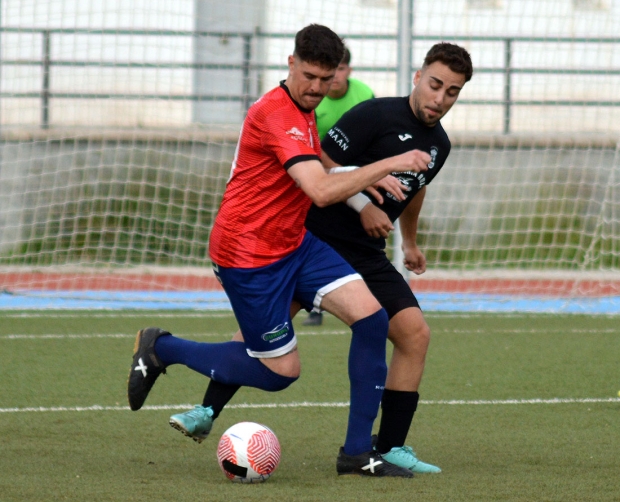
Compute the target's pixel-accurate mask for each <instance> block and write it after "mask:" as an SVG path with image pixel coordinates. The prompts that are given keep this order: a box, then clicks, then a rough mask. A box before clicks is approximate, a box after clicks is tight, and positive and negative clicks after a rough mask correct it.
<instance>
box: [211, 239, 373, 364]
mask: <svg viewBox="0 0 620 502" xmlns="http://www.w3.org/2000/svg"><path fill="white" fill-rule="evenodd" d="M213 268H214V271H215V275H216V276H217V278H218V279H219V281H220V282H221V283H222V286H223V287H224V290H225V291H226V294H227V295H228V299H229V300H230V303H231V305H232V308H233V311H234V313H235V317H236V318H237V322H238V323H239V327H240V328H241V332H242V333H243V338H244V340H245V344H246V349H247V351H248V354H249V355H250V356H252V357H278V356H281V355H284V354H286V353H288V352H290V351H291V350H293V349H294V348H295V346H296V345H297V339H296V337H295V331H294V329H293V323H292V320H291V313H290V310H291V302H292V301H293V300H296V301H298V302H299V303H300V304H301V306H302V307H303V308H306V309H308V310H310V309H312V308H315V309H319V308H320V306H321V300H322V298H323V296H325V295H326V294H327V293H329V292H330V291H333V290H335V289H336V288H338V287H340V286H342V285H343V284H346V283H348V282H350V281H353V280H357V279H360V280H361V278H362V277H361V276H360V275H359V274H358V273H357V272H355V270H353V268H352V267H351V265H349V264H348V263H347V262H346V261H345V260H344V259H343V258H342V257H341V256H340V255H339V254H338V253H336V251H334V250H333V249H332V248H331V247H330V246H328V245H327V244H326V243H324V242H323V241H322V240H320V239H318V238H316V237H315V236H314V235H312V234H311V233H310V232H306V235H305V237H304V239H303V241H302V243H301V245H300V246H299V248H297V249H296V250H295V251H293V252H292V253H291V254H290V255H288V256H286V257H285V258H282V259H281V260H278V261H277V262H275V263H272V264H270V265H267V266H265V267H259V268H228V267H219V266H217V265H216V264H214V267H213Z"/></svg>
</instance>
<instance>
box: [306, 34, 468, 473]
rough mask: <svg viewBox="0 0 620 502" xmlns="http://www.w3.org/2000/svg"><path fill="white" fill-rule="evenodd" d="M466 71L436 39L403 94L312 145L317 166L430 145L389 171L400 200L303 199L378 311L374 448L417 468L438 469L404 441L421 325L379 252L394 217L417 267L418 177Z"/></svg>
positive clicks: (354, 114)
mask: <svg viewBox="0 0 620 502" xmlns="http://www.w3.org/2000/svg"><path fill="white" fill-rule="evenodd" d="M472 73H473V68H472V63H471V58H470V56H469V54H468V53H467V51H466V50H465V49H463V48H461V47H459V46H457V45H454V44H449V43H439V44H436V45H434V46H433V47H432V48H431V49H430V51H429V52H428V53H427V55H426V58H425V60H424V64H423V66H422V68H421V69H420V70H418V71H417V72H416V74H415V77H414V85H415V88H414V90H413V91H412V93H411V94H410V95H409V96H407V97H397V98H378V99H374V100H370V101H365V102H363V103H361V104H359V105H357V106H355V107H354V108H353V109H351V110H350V111H349V112H347V113H345V114H344V115H343V116H342V118H341V119H340V120H339V121H338V122H337V123H336V124H335V125H334V126H333V127H332V128H331V129H330V131H329V132H328V134H327V136H325V138H324V140H323V142H322V144H321V146H322V148H323V153H322V161H323V164H324V166H325V167H326V168H330V167H335V166H348V165H357V166H364V165H367V164H371V163H373V162H377V161H379V160H381V159H384V158H387V157H391V156H393V155H397V154H399V153H402V152H405V151H409V150H411V149H412V148H413V149H416V150H421V151H423V152H427V153H428V154H430V156H431V161H430V163H429V164H428V170H427V171H424V172H419V173H415V172H407V173H394V176H395V177H396V178H398V179H399V180H400V182H401V184H402V185H404V186H405V187H406V188H405V189H404V190H403V193H404V195H405V196H406V198H405V200H399V198H397V197H395V196H394V195H392V194H391V193H389V192H386V191H385V190H383V189H381V188H380V189H379V193H376V192H374V195H373V194H371V193H370V192H363V193H361V194H358V195H356V196H354V197H352V198H351V199H349V200H348V201H347V202H346V203H337V204H334V205H331V206H327V207H323V208H319V207H317V206H316V205H313V206H312V207H311V209H310V211H309V212H308V216H307V218H306V228H308V229H309V230H310V231H311V232H312V233H313V234H314V235H316V236H317V237H319V238H320V239H322V240H324V241H325V242H327V243H328V244H329V245H330V246H332V247H333V248H334V249H335V250H336V251H338V253H339V254H340V255H341V256H342V257H343V258H345V260H347V261H348V262H349V263H350V264H351V265H352V266H353V268H354V269H355V270H356V271H357V272H358V273H359V274H360V275H361V276H362V277H363V278H364V280H365V282H366V284H367V285H368V287H369V289H370V291H371V292H372V293H373V295H374V296H375V298H377V299H378V300H379V303H380V304H381V306H382V307H383V308H385V310H386V311H387V313H388V317H389V318H390V328H389V334H388V336H389V339H390V340H391V341H392V343H393V344H394V353H393V356H392V360H391V361H390V366H389V371H388V377H387V381H386V386H385V390H384V393H383V397H382V402H381V407H382V417H381V425H380V429H379V434H378V437H377V438H376V445H375V447H376V449H377V451H378V452H379V453H381V454H382V455H383V458H385V459H386V460H388V461H389V462H391V463H394V464H396V465H400V466H402V467H407V468H409V469H411V470H412V471H413V472H417V473H428V472H440V471H441V469H439V468H438V467H436V466H433V465H430V464H426V463H424V462H421V461H419V460H418V459H417V457H416V455H415V453H414V452H413V450H412V449H411V448H410V447H408V446H405V444H404V443H405V439H406V437H407V434H408V431H409V428H410V426H411V422H412V419H413V415H414V413H415V411H416V408H417V403H418V399H419V394H418V387H419V385H420V381H421V378H422V373H423V371H424V361H425V356H426V352H427V349H428V344H429V340H430V329H429V327H428V325H427V324H426V321H425V320H424V317H423V315H422V311H421V309H420V306H419V304H418V301H417V300H416V298H415V296H414V294H413V292H412V291H411V288H410V286H409V284H408V283H407V281H406V280H405V279H404V278H403V276H402V275H401V274H400V273H399V272H398V271H397V270H396V269H395V268H394V266H393V265H392V264H391V263H390V261H389V260H388V258H387V256H386V254H385V251H384V248H385V244H386V242H385V239H386V237H387V236H388V234H389V232H390V231H391V230H393V228H394V226H393V223H394V222H395V220H396V219H397V218H399V223H400V228H401V232H402V236H403V251H404V265H405V267H406V268H407V269H408V270H410V271H412V272H414V273H415V274H422V273H423V272H424V271H425V269H426V260H425V257H424V255H423V253H422V252H421V250H420V249H419V248H418V246H417V244H416V235H417V228H418V217H419V214H420V210H421V208H422V202H423V201H424V196H425V193H426V186H427V185H428V184H429V183H430V182H431V181H432V180H433V179H434V178H435V176H437V174H438V173H439V171H440V169H441V168H442V166H443V165H444V162H445V161H446V158H447V157H448V154H449V153H450V140H449V139H448V136H447V134H446V132H445V131H444V129H443V127H442V126H441V123H440V122H439V120H440V119H441V118H442V117H443V116H444V115H445V114H446V113H447V112H448V111H449V110H450V108H451V107H452V105H453V104H454V103H455V102H456V100H457V98H458V96H459V93H460V91H461V89H462V88H463V86H464V84H465V83H466V82H468V81H469V80H470V78H471V76H472ZM370 191H371V192H372V191H373V190H372V189H370ZM375 195H376V196H377V197H378V199H379V200H381V202H379V200H377V198H375Z"/></svg>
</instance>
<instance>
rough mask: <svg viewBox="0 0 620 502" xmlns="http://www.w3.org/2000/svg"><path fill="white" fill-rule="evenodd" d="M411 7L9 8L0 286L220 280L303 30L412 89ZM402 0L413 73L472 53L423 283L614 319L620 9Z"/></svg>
mask: <svg viewBox="0 0 620 502" xmlns="http://www.w3.org/2000/svg"><path fill="white" fill-rule="evenodd" d="M404 1H406V0H401V1H397V0H343V1H341V2H337V3H333V2H322V1H318V2H317V1H315V2H310V1H298V2H295V4H294V5H293V4H291V3H290V2H285V1H283V0H262V1H260V2H252V1H249V0H234V1H232V2H227V3H222V2H219V3H218V5H219V6H220V7H222V5H226V6H227V8H207V7H208V6H209V4H211V2H209V1H206V0H195V1H194V0H179V1H178V2H175V3H170V2H165V1H163V0H162V1H155V2H152V1H150V2H146V0H134V1H132V2H126V3H120V2H105V5H103V4H101V3H100V2H95V1H86V2H81V3H80V5H79V6H78V5H77V4H75V2H69V1H68V0H48V1H46V2H40V8H38V9H30V8H27V6H26V4H25V3H24V2H23V0H7V1H5V2H2V4H1V6H0V8H1V9H2V12H1V16H0V19H1V24H0V58H1V73H0V288H2V289H3V290H5V291H6V292H10V293H12V294H24V295H28V294H30V295H32V294H40V295H49V296H53V295H58V294H59V293H60V292H63V294H64V293H67V294H70V295H73V296H74V297H79V296H80V295H82V296H85V295H90V294H92V293H93V292H97V291H123V292H126V293H127V294H130V293H131V294H133V295H134V297H135V298H136V299H140V298H145V297H146V298H156V297H158V294H159V293H160V292H162V291H165V292H166V291H167V292H174V293H179V294H183V293H191V292H201V291H210V290H213V289H217V287H218V286H217V283H216V281H215V280H214V278H213V276H212V273H211V268H210V265H211V264H210V261H209V257H208V238H209V233H210V229H211V225H212V222H213V219H214V217H215V215H216V213H217V210H218V206H219V202H220V199H221V196H222V193H223V190H224V188H225V183H226V180H227V178H228V175H229V171H230V165H231V161H232V157H233V154H234V150H235V146H236V142H237V140H238V136H239V130H240V127H241V121H242V120H243V115H244V113H245V110H246V109H247V106H249V105H250V104H251V102H253V101H254V100H255V99H257V98H258V97H259V96H260V95H261V94H262V93H264V92H266V91H267V90H269V89H270V88H272V87H274V86H275V85H277V84H278V82H279V81H280V80H282V79H284V78H285V77H286V71H287V68H286V57H287V55H288V54H290V53H291V52H292V48H293V38H294V34H295V32H296V31H297V30H299V29H300V28H302V27H303V26H304V25H306V24H308V23H310V22H317V23H322V24H326V25H328V26H330V27H332V28H333V29H334V30H335V31H337V32H338V33H339V34H340V35H341V36H342V37H343V38H344V40H345V42H346V43H347V45H348V46H349V47H350V49H351V53H352V61H351V65H352V67H353V76H354V77H356V78H359V79H360V80H363V81H365V82H366V83H368V84H369V85H370V87H371V88H373V90H374V91H375V94H376V95H377V96H394V95H402V94H405V93H407V92H409V90H408V89H406V88H405V86H404V84H403V83H402V78H403V77H402V66H403V64H404V63H403V62H402V61H400V60H399V58H400V57H402V53H403V52H402V51H400V52H399V43H402V37H401V38H399V36H400V35H402V31H403V30H402V26H401V25H402V17H399V12H402V10H401V9H402V7H403V2H404ZM38 4H39V3H38ZM213 4H215V2H214V3H213ZM408 6H409V7H411V47H410V48H411V51H410V52H411V56H410V57H411V65H410V66H411V70H412V71H415V70H416V69H417V68H418V67H419V66H420V65H421V63H422V60H423V57H424V54H425V53H426V51H427V50H428V49H429V48H430V47H431V46H432V44H434V43H436V42H438V41H441V40H446V41H452V42H455V43H459V44H461V45H463V46H465V47H466V48H467V49H468V50H469V51H470V53H471V54H472V58H473V61H474V77H473V78H472V80H471V82H469V83H468V84H467V85H466V86H465V88H464V89H463V92H462V93H461V96H460V98H459V100H458V102H457V103H456V105H455V106H454V108H453V109H452V110H451V111H450V112H449V114H448V115H447V116H446V117H445V118H444V119H443V120H442V123H443V125H444V128H445V129H446V131H447V133H448V135H449V137H450V138H451V141H452V151H451V154H450V156H449V158H448V161H447V163H446V165H445V166H444V168H443V170H442V172H441V174H440V175H439V176H437V178H436V179H435V180H434V181H433V183H432V184H431V185H430V186H429V188H428V192H427V196H426V200H425V202H424V207H423V209H422V214H421V217H420V225H419V227H420V228H419V236H418V237H419V240H418V242H419V245H420V247H421V249H422V250H423V252H424V253H425V255H426V258H427V268H428V271H427V272H426V273H425V274H424V275H422V276H413V275H411V276H410V275H409V274H407V275H408V278H409V279H410V281H411V284H412V287H413V289H414V291H416V292H419V293H420V294H432V293H441V294H443V295H448V296H442V297H441V298H442V300H441V301H443V302H446V301H454V302H460V301H465V300H464V299H462V298H463V297H462V296H460V295H463V294H472V293H476V294H478V295H509V296H511V297H513V298H531V297H539V296H543V297H553V298H579V297H584V298H595V299H597V298H598V299H600V298H607V299H610V300H609V301H610V302H611V304H612V305H613V306H614V307H613V308H615V309H618V308H620V300H616V297H618V296H620V228H619V227H620V188H619V186H620V146H619V145H620V99H618V96H617V89H618V88H620V59H618V54H620V51H618V49H619V48H620V38H619V37H618V36H617V33H620V6H619V5H617V4H616V3H615V2H609V1H605V0H591V1H588V0H580V1H579V2H577V1H575V0H550V1H548V2H545V3H544V5H541V4H540V2H535V1H533V0H515V1H514V2H513V1H511V2H508V1H503V0H484V1H483V0H458V1H457V0H440V1H432V0H415V1H411V0H410V3H409V4H408ZM241 13H243V14H241ZM399 27H400V28H399ZM405 52H406V51H405ZM399 72H400V73H399ZM406 72H407V73H410V71H409V70H407V71H406ZM411 77H412V75H410V77H409V81H410V82H411ZM394 251H395V250H394V249H393V247H392V248H390V249H388V253H389V254H390V256H391V257H393V256H395V253H394ZM103 296H105V295H102V297H103ZM187 298H190V299H188V300H187V301H188V302H192V301H193V300H192V299H191V298H194V297H192V296H191V295H190V296H188V297H187ZM472 298H473V297H472ZM476 298H478V299H479V298H480V297H475V298H474V300H471V301H474V302H475V301H477V300H476ZM446 299H447V300H446ZM182 301H184V300H182Z"/></svg>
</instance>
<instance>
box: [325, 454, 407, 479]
mask: <svg viewBox="0 0 620 502" xmlns="http://www.w3.org/2000/svg"><path fill="white" fill-rule="evenodd" d="M336 470H337V471H338V475H339V476H341V475H343V474H358V475H360V476H374V477H398V478H412V477H413V472H411V471H410V470H409V469H405V468H404V467H398V466H397V465H394V464H391V463H390V462H388V461H386V460H384V459H383V457H382V456H381V454H379V453H377V452H376V451H368V452H365V453H360V454H359V455H347V454H346V453H345V452H344V448H340V452H339V453H338V460H337V461H336Z"/></svg>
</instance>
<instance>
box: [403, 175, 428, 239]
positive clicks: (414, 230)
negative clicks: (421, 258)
mask: <svg viewBox="0 0 620 502" xmlns="http://www.w3.org/2000/svg"><path fill="white" fill-rule="evenodd" d="M425 195H426V187H423V188H422V189H421V190H420V191H419V192H418V193H417V194H415V196H414V198H413V200H412V201H411V202H410V203H409V204H408V205H407V207H406V208H405V210H404V211H403V212H402V214H401V215H400V217H399V218H398V221H399V223H400V233H401V235H402V238H403V246H404V247H412V246H415V245H416V239H417V236H418V220H419V218H420V211H421V210H422V204H423V202H424V197H425Z"/></svg>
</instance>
